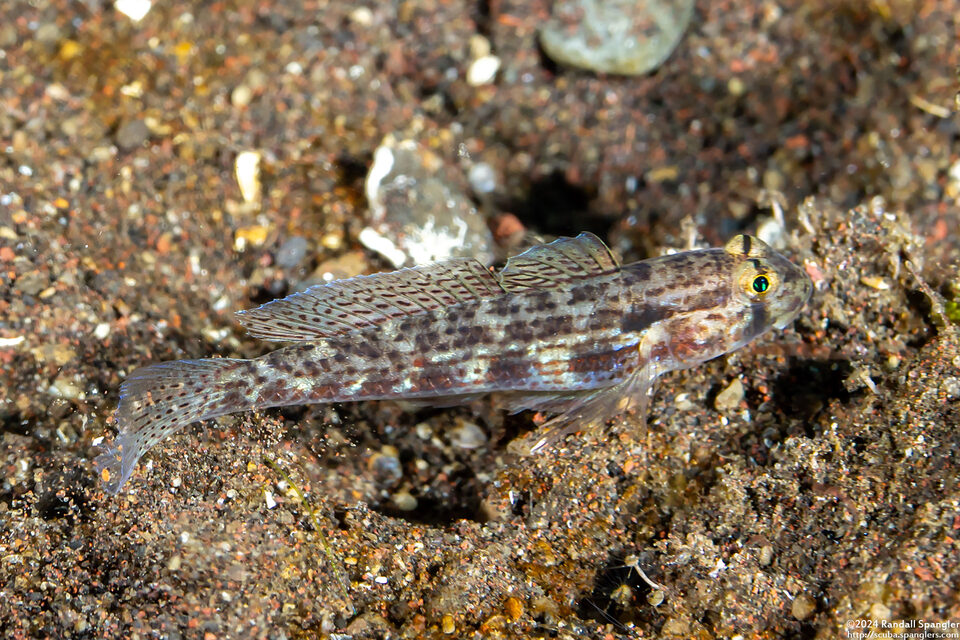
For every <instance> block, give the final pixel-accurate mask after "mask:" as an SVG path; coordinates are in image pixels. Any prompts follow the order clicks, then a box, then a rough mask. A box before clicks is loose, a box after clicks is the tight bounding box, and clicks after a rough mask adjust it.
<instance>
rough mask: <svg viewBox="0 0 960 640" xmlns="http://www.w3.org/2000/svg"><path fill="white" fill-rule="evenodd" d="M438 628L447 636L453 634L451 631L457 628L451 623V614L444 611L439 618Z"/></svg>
mask: <svg viewBox="0 0 960 640" xmlns="http://www.w3.org/2000/svg"><path fill="white" fill-rule="evenodd" d="M440 628H441V629H442V630H443V632H444V633H445V634H447V635H448V636H449V635H453V633H454V632H455V631H456V630H457V625H455V624H454V623H453V616H452V615H450V614H449V613H445V614H444V615H443V617H442V618H441V619H440Z"/></svg>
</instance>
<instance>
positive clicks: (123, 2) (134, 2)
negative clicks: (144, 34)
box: [113, 0, 153, 22]
mask: <svg viewBox="0 0 960 640" xmlns="http://www.w3.org/2000/svg"><path fill="white" fill-rule="evenodd" d="M113 7H114V8H115V9H116V10H117V11H119V12H120V13H122V14H123V15H125V16H127V17H128V18H130V19H131V20H133V21H134V22H140V21H141V20H143V18H144V17H145V16H146V15H147V13H149V12H150V8H151V7H153V3H152V2H151V1H150V0H116V2H114V3H113Z"/></svg>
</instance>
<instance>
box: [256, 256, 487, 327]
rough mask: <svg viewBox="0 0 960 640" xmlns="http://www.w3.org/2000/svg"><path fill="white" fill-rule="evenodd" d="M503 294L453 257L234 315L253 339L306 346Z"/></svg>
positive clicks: (477, 269) (482, 273)
mask: <svg viewBox="0 0 960 640" xmlns="http://www.w3.org/2000/svg"><path fill="white" fill-rule="evenodd" d="M503 292H504V290H503V289H502V288H501V287H500V284H499V283H498V282H497V278H496V276H494V275H493V274H492V273H491V272H490V271H488V270H487V269H486V268H485V267H484V266H483V265H482V264H480V263H479V262H477V261H476V260H473V259H469V258H458V259H454V260H447V261H445V262H440V263H437V264H433V265H427V266H423V267H414V268H412V269H401V270H400V271H394V272H391V273H378V274H374V275H371V276H357V277H355V278H349V279H347V280H338V281H336V282H331V283H330V284H321V285H317V286H314V287H310V288H309V289H307V290H306V291H303V292H300V293H294V294H293V295H290V296H287V297H286V298H281V299H279V300H273V301H272V302H268V303H266V304H265V305H262V306H260V307H258V308H256V309H249V310H247V311H240V312H238V313H237V316H238V318H239V320H240V324H242V325H243V326H244V327H246V329H247V333H249V334H250V335H251V336H253V337H255V338H262V339H265V340H278V341H283V342H297V341H308V342H309V341H313V340H318V339H320V338H327V337H331V336H335V335H342V334H345V333H349V332H351V331H354V330H356V329H360V328H363V327H368V326H371V325H376V324H380V323H381V322H384V321H386V320H389V319H390V318H396V317H397V316H404V315H412V314H417V313H422V312H424V311H429V310H431V309H437V308H439V307H448V306H451V305H455V304H460V303H463V302H469V301H472V300H478V299H480V298H488V297H491V296H498V295H501V294H503Z"/></svg>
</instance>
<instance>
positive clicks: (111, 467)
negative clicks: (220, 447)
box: [94, 358, 251, 494]
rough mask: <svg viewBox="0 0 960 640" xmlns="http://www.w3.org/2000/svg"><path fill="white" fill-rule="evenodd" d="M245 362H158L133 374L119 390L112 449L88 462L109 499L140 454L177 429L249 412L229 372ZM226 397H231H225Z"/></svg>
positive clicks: (127, 476) (105, 448) (247, 404)
mask: <svg viewBox="0 0 960 640" xmlns="http://www.w3.org/2000/svg"><path fill="white" fill-rule="evenodd" d="M244 362H247V361H245V360H236V359H229V358H215V359H209V360H177V361H174V362H161V363H160V364H154V365H150V366H148V367H143V368H141V369H137V370H136V371H134V372H133V373H132V374H130V376H129V377H128V378H127V379H126V381H125V382H124V383H123V384H122V385H120V403H119V404H118V406H117V413H116V418H117V424H118V425H119V427H120V433H119V434H118V436H117V439H116V442H115V443H114V446H112V447H108V446H104V447H102V449H103V451H104V453H102V454H100V455H99V456H97V458H96V460H95V461H94V462H95V463H96V465H97V471H98V472H99V474H100V477H101V478H102V479H103V482H104V488H105V490H106V491H107V492H109V493H113V494H115V493H117V492H118V491H119V490H120V487H121V486H123V484H124V483H125V482H126V481H127V480H128V479H129V478H130V475H131V474H132V473H133V467H134V465H135V464H136V463H137V460H139V459H140V456H142V455H143V454H144V453H146V452H147V450H149V449H150V448H151V447H153V446H154V445H155V444H157V443H158V442H160V441H161V440H163V439H164V438H166V437H167V436H168V435H170V434H172V433H173V432H175V431H178V430H179V429H181V428H182V427H184V426H186V425H188V424H190V423H191V422H196V421H198V420H206V419H208V418H215V417H217V416H222V415H226V414H228V413H234V412H236V411H243V410H245V409H249V408H251V403H250V401H249V400H248V399H246V398H245V397H243V395H241V394H239V393H237V392H236V390H235V389H232V387H233V386H234V385H231V384H230V381H231V378H232V376H231V375H230V373H231V372H234V371H236V370H237V369H240V368H241V367H242V365H241V363H244ZM231 392H232V393H231Z"/></svg>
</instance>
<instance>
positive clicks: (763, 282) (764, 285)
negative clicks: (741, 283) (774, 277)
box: [753, 276, 770, 293]
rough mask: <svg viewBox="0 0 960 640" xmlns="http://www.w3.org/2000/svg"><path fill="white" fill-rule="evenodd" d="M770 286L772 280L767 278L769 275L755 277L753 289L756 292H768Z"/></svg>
mask: <svg viewBox="0 0 960 640" xmlns="http://www.w3.org/2000/svg"><path fill="white" fill-rule="evenodd" d="M769 288H770V281H769V280H767V276H757V277H756V278H754V279H753V290H754V291H755V292H756V293H766V292H767V289H769Z"/></svg>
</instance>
